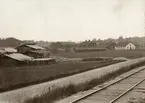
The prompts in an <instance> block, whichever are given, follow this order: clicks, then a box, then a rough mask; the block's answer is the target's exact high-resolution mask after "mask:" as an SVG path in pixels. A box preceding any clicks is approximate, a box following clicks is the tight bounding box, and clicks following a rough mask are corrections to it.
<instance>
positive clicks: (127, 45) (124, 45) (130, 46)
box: [115, 42, 137, 50]
mask: <svg viewBox="0 0 145 103" xmlns="http://www.w3.org/2000/svg"><path fill="white" fill-rule="evenodd" d="M136 48H137V46H136V45H135V44H134V43H132V42H119V43H117V44H116V45H115V50H135V49H136Z"/></svg>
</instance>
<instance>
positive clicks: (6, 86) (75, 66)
mask: <svg viewBox="0 0 145 103" xmlns="http://www.w3.org/2000/svg"><path fill="white" fill-rule="evenodd" d="M117 62H119V61H112V60H111V61H94V62H75V63H73V62H68V63H58V64H53V65H47V66H29V67H28V66H27V67H26V66H25V67H7V68H6V67H1V68H0V92H4V91H8V90H12V89H17V88H21V87H25V86H28V85H33V84H38V83H42V82H46V81H50V80H54V79H57V78H61V77H65V76H69V75H73V74H76V73H80V72H84V71H87V70H91V69H94V68H97V67H102V66H107V65H110V64H113V63H117Z"/></svg>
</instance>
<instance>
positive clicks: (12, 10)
mask: <svg viewBox="0 0 145 103" xmlns="http://www.w3.org/2000/svg"><path fill="white" fill-rule="evenodd" d="M144 13H145V0H0V37H16V38H18V39H21V40H46V41H57V40H59V41H62V40H72V41H79V40H85V39H92V38H96V39H98V38H101V39H106V38H110V37H112V38H118V37H119V36H125V37H130V36H144V33H145V29H144V27H145V16H144Z"/></svg>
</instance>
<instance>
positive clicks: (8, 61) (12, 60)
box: [0, 53, 33, 66]
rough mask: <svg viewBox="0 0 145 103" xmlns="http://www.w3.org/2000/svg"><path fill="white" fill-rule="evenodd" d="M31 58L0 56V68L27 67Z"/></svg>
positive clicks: (9, 55) (16, 55)
mask: <svg viewBox="0 0 145 103" xmlns="http://www.w3.org/2000/svg"><path fill="white" fill-rule="evenodd" d="M32 59H33V58H32V57H29V56H26V55H23V54H20V53H12V54H0V66H17V65H27V64H28V63H29V62H30V61H31V60H32Z"/></svg>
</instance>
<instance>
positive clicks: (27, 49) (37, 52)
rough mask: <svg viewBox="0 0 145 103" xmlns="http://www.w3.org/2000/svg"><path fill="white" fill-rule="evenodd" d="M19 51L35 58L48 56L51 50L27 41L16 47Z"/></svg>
mask: <svg viewBox="0 0 145 103" xmlns="http://www.w3.org/2000/svg"><path fill="white" fill-rule="evenodd" d="M16 49H17V50H18V52H19V53H22V54H25V55H28V56H30V57H34V58H48V57H49V52H48V51H46V50H45V49H44V48H42V47H40V46H37V45H35V44H32V43H25V44H23V45H20V46H18V47H16Z"/></svg>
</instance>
